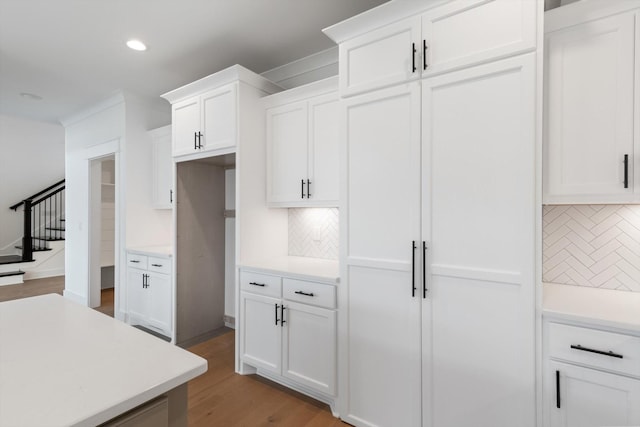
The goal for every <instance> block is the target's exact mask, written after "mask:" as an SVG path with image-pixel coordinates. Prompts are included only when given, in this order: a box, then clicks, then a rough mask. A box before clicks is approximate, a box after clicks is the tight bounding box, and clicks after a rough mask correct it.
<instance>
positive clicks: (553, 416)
mask: <svg viewBox="0 0 640 427" xmlns="http://www.w3.org/2000/svg"><path fill="white" fill-rule="evenodd" d="M543 339H544V341H543V342H544V356H545V375H544V408H543V412H544V415H545V426H546V427H599V426H636V425H640V364H638V360H640V337H637V336H632V335H626V334H621V333H617V332H616V333H614V332H609V331H604V330H597V329H592V328H590V327H588V325H580V326H576V325H566V324H562V323H556V322H552V321H545V325H544V337H543Z"/></svg>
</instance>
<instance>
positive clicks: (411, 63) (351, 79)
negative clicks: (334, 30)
mask: <svg viewBox="0 0 640 427" xmlns="http://www.w3.org/2000/svg"><path fill="white" fill-rule="evenodd" d="M419 44H420V17H418V16H416V17H412V18H409V19H405V20H402V21H399V22H397V23H394V24H390V25H387V26H386V27H383V28H380V29H379V30H375V31H371V32H368V33H366V34H365V35H362V36H359V37H356V38H354V39H352V40H349V41H346V42H344V43H341V44H340V47H339V49H340V50H339V57H340V61H339V67H340V93H341V95H342V96H349V95H354V94H357V93H361V92H365V91H370V90H373V89H377V88H381V87H384V86H391V85H393V84H396V83H401V82H406V81H409V80H412V79H417V78H418V77H420V67H419V65H420V46H419Z"/></svg>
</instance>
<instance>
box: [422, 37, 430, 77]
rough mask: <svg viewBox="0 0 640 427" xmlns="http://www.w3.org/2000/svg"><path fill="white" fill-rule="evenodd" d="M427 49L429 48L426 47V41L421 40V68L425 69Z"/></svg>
mask: <svg viewBox="0 0 640 427" xmlns="http://www.w3.org/2000/svg"><path fill="white" fill-rule="evenodd" d="M427 49H429V48H428V47H427V41H426V40H422V69H423V70H426V69H427V67H428V65H427Z"/></svg>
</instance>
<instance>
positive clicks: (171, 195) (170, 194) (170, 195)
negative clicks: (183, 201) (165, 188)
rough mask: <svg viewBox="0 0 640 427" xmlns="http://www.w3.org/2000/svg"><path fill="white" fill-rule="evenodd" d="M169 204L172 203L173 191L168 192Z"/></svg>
mask: <svg viewBox="0 0 640 427" xmlns="http://www.w3.org/2000/svg"><path fill="white" fill-rule="evenodd" d="M169 203H173V190H169Z"/></svg>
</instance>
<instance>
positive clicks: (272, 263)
mask: <svg viewBox="0 0 640 427" xmlns="http://www.w3.org/2000/svg"><path fill="white" fill-rule="evenodd" d="M240 268H242V269H243V270H251V271H255V272H258V273H267V274H281V275H286V276H287V277H291V278H296V279H301V280H315V281H322V282H326V283H331V284H334V285H335V284H337V283H338V282H339V281H340V265H339V263H338V261H334V260H328V259H320V258H308V257H297V256H283V257H275V258H269V259H263V260H256V261H251V262H248V263H245V264H242V265H241V266H240Z"/></svg>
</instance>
